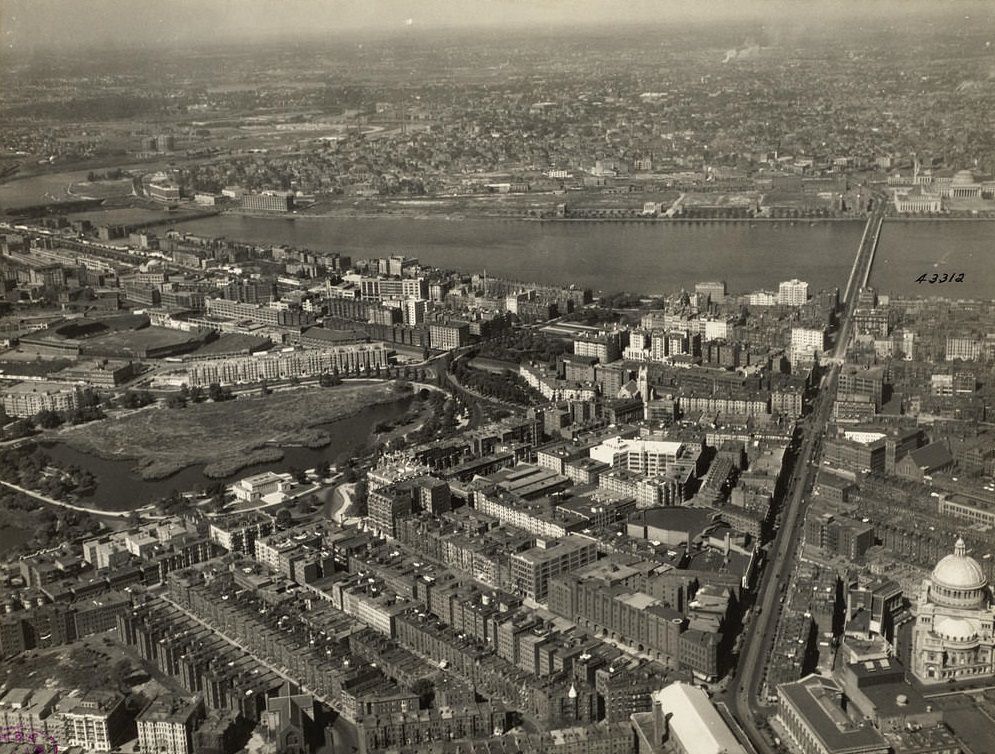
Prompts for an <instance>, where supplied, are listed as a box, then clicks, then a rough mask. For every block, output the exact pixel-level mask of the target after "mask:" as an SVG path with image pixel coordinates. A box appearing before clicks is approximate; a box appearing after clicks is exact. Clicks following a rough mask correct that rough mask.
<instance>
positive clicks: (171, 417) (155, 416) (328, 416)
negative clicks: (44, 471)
mask: <svg viewBox="0 0 995 754" xmlns="http://www.w3.org/2000/svg"><path fill="white" fill-rule="evenodd" d="M409 392H410V388H409V387H405V388H402V387H401V386H399V385H397V384H396V383H382V384H364V385H341V386H339V387H334V388H311V389H301V390H296V391H293V392H287V393H277V394H274V395H268V396H254V397H251V398H242V399H239V400H235V401H227V402H224V403H201V404H197V405H190V406H187V407H186V408H182V409H165V408H164V409H159V410H155V411H143V412H140V413H137V414H131V415H130V416H126V417H124V418H123V419H118V420H108V421H102V422H95V423H93V424H89V425H86V426H82V427H79V428H78V429H74V430H70V431H67V432H64V433H63V434H62V435H61V437H60V439H61V440H62V441H64V442H66V443H68V444H69V445H72V446H73V447H75V448H76V449H78V450H81V451H83V452H85V453H91V454H93V455H97V456H100V457H102V458H110V459H123V458H132V459H135V461H136V462H137V467H138V472H139V473H140V474H141V475H142V476H143V477H145V478H146V479H159V478H162V477H165V476H168V475H169V474H172V473H174V472H176V471H179V470H180V469H182V468H185V467H187V466H192V465H195V464H206V468H205V469H204V473H205V474H207V475H208V476H212V477H223V476H227V475H229V474H232V473H234V472H235V471H237V470H238V469H240V468H243V467H245V466H249V465H251V464H254V463H259V462H261V461H268V460H273V454H274V453H279V451H278V450H276V447H278V446H287V445H312V446H315V445H320V444H322V443H323V442H327V441H328V437H327V435H326V434H325V433H324V432H322V431H321V430H320V429H314V428H315V427H318V426H319V425H322V424H327V423H328V422H333V421H336V420H338V419H343V418H345V417H347V416H350V415H352V414H354V413H356V412H357V411H359V410H361V409H363V408H365V407H367V406H372V405H375V404H378V403H386V402H389V401H394V400H398V399H400V398H403V397H405V396H406V395H407V394H408V393H409Z"/></svg>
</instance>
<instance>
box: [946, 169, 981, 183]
mask: <svg viewBox="0 0 995 754" xmlns="http://www.w3.org/2000/svg"><path fill="white" fill-rule="evenodd" d="M974 182H975V181H974V173H972V172H971V171H970V170H958V171H957V173H956V175H954V177H953V181H952V183H953V184H954V185H955V186H965V185H969V184H973V183H974Z"/></svg>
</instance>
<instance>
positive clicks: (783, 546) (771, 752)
mask: <svg viewBox="0 0 995 754" xmlns="http://www.w3.org/2000/svg"><path fill="white" fill-rule="evenodd" d="M883 218H884V214H883V212H882V211H881V209H875V210H874V211H873V212H872V213H871V215H870V216H869V217H868V218H867V225H866V226H865V228H864V234H863V237H862V238H861V240H860V245H859V247H858V248H857V254H856V256H855V257H854V262H853V268H852V269H851V272H850V279H849V281H848V283H847V288H846V291H845V292H844V302H843V314H842V317H841V320H840V323H839V328H838V331H837V332H838V336H837V339H836V343H835V345H834V347H833V351H832V353H833V359H832V362H831V364H832V365H831V367H830V371H829V373H828V374H827V375H826V377H825V378H824V380H823V382H822V385H821V386H820V388H819V391H818V393H817V395H816V398H815V401H814V403H813V406H812V411H811V412H810V414H809V416H808V417H807V419H805V420H804V421H803V422H802V425H801V428H802V442H801V447H800V450H799V452H798V456H797V458H796V459H795V461H794V464H793V465H792V470H791V476H790V477H789V481H788V485H787V487H786V488H785V493H784V496H783V498H782V500H781V506H782V517H781V526H780V527H779V528H778V530H777V533H776V535H775V537H774V540H773V542H772V543H771V545H770V548H769V550H768V558H767V564H766V567H765V568H764V573H763V576H762V578H761V582H760V587H759V590H758V593H757V599H756V602H755V604H754V608H753V618H752V622H751V625H750V626H749V628H748V630H747V633H746V635H745V636H744V640H743V646H742V651H741V652H740V655H739V659H738V665H737V674H736V681H735V683H734V684H732V685H731V686H730V690H729V692H727V696H726V698H725V703H726V704H727V705H728V708H729V710H730V712H731V713H732V715H733V717H734V718H735V719H736V720H738V721H739V723H740V725H741V726H742V729H743V731H745V733H746V735H747V737H748V738H749V743H750V744H751V746H752V748H753V750H754V751H757V752H761V753H762V754H775V752H776V748H775V746H774V744H773V742H772V741H771V740H770V739H768V737H767V736H766V735H764V734H763V733H762V732H761V730H760V725H759V721H760V717H761V716H762V715H764V714H770V713H771V712H772V709H771V707H770V706H769V705H768V704H767V700H766V699H764V700H761V698H760V694H761V691H762V690H763V686H764V678H765V677H766V672H767V664H768V661H769V659H770V656H771V652H772V650H773V644H774V638H775V635H776V632H777V626H778V621H779V619H780V615H781V611H782V610H783V606H782V605H781V604H780V602H779V597H780V596H781V595H782V594H784V593H786V591H787V588H788V582H789V580H790V577H791V571H792V565H793V564H794V562H795V559H796V555H797V553H798V548H799V545H800V542H801V532H802V524H803V522H804V512H805V505H806V502H807V493H808V491H809V490H810V489H811V487H812V484H813V483H814V481H815V474H816V472H817V471H818V467H817V465H816V464H817V462H818V459H819V450H820V447H821V442H822V435H823V431H824V430H825V427H826V424H827V423H828V421H829V418H830V414H831V412H832V405H833V396H834V395H835V394H836V381H837V379H838V376H839V370H840V365H841V363H842V360H843V357H844V356H845V355H846V347H847V344H848V343H849V340H850V334H851V331H852V328H853V313H854V311H855V309H856V306H857V299H858V295H859V292H860V290H861V289H862V288H863V287H864V286H865V285H866V282H867V280H868V277H869V274H870V267H871V264H872V263H873V259H874V250H875V248H876V246H877V241H878V237H879V236H880V232H881V222H882V220H883ZM860 283H862V284H863V285H859V284H860ZM858 286H859V287H858ZM782 589H783V590H785V591H783V592H782Z"/></svg>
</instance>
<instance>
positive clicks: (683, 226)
mask: <svg viewBox="0 0 995 754" xmlns="http://www.w3.org/2000/svg"><path fill="white" fill-rule="evenodd" d="M177 227H178V228H179V229H183V230H188V231H190V232H193V233H200V234H205V235H210V236H225V237H227V238H231V239H238V240H244V241H250V242H254V243H260V244H290V245H292V246H298V247H306V248H310V249H315V250H326V251H338V252H340V253H342V254H348V255H350V256H352V257H373V256H383V255H387V254H406V255H408V256H413V257H418V258H419V259H420V260H421V261H422V262H424V263H426V264H430V265H433V266H436V267H442V268H445V269H457V270H465V271H467V272H482V271H484V270H486V271H487V273H488V274H490V275H494V276H495V277H505V278H511V279H514V280H528V281H537V282H544V283H557V284H564V283H574V284H576V285H579V286H584V287H590V288H593V289H595V290H604V291H605V292H614V291H621V290H628V291H633V292H639V293H648V294H653V293H665V292H670V291H676V290H679V289H680V288H682V287H684V288H693V286H694V283H695V281H700V280H715V279H720V280H725V281H726V282H727V284H728V287H729V290H730V291H734V292H743V291H749V290H754V289H757V288H772V287H773V288H776V287H777V284H778V283H779V282H780V281H782V280H787V279H788V278H792V277H798V278H801V279H803V280H807V281H808V282H809V284H810V285H811V286H812V288H813V290H818V289H821V288H829V287H832V286H840V287H843V286H845V285H846V279H847V276H848V275H849V272H850V266H851V265H852V264H853V257H854V255H855V254H856V252H857V243H858V242H859V241H860V236H861V233H862V232H863V223H861V222H859V221H854V222H822V223H815V224H814V225H810V224H809V223H807V222H804V223H803V222H797V223H795V224H794V225H790V224H788V223H770V222H767V223H764V222H757V223H753V224H750V223H748V222H746V223H717V222H716V223H675V224H664V223H662V222H660V223H651V222H638V221H634V222H533V221H524V220H483V219H468V220H444V219H436V218H433V219H416V218H410V217H390V218H341V217H306V216H297V218H296V219H295V220H293V221H290V220H287V219H285V218H269V217H246V216H243V215H219V216H216V217H210V218H206V219H204V220H194V221H191V222H188V223H182V224H179V225H177Z"/></svg>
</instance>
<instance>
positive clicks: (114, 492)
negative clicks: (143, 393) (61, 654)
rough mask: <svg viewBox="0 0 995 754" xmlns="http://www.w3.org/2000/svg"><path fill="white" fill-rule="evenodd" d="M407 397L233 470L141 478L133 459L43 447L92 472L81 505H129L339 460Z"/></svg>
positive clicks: (365, 441)
mask: <svg viewBox="0 0 995 754" xmlns="http://www.w3.org/2000/svg"><path fill="white" fill-rule="evenodd" d="M410 402H411V399H410V398H404V399H401V400H397V401H393V402H391V403H382V404H377V405H374V406H370V407H367V408H364V409H362V410H360V411H359V412H357V413H355V414H352V415H351V416H347V417H345V418H343V419H339V420H337V421H334V422H329V423H327V424H321V425H318V426H317V427H316V429H321V430H324V432H325V433H326V434H327V435H328V437H329V438H330V440H331V441H330V443H329V444H327V445H325V446H323V447H320V448H309V447H302V446H281V448H280V450H281V451H282V453H283V458H281V459H280V460H279V461H272V462H267V463H258V464H253V465H251V466H246V467H244V468H242V469H240V470H239V471H237V472H236V473H234V474H231V475H229V476H226V477H221V478H211V477H208V476H206V475H205V474H204V464H197V465H191V466H187V467H186V468H184V469H182V470H180V471H177V472H176V473H174V474H170V475H169V476H167V477H164V478H162V479H143V478H142V477H141V476H140V475H139V474H138V472H137V470H136V465H135V462H134V461H133V460H109V459H106V458H100V457H98V456H96V455H92V454H89V453H85V452H82V451H80V450H77V449H76V448H73V447H71V446H70V445H67V444H66V443H62V442H56V443H48V444H46V445H45V446H44V452H45V453H46V454H47V455H48V456H49V457H50V458H51V459H52V460H53V461H55V462H56V463H58V464H59V465H60V466H69V465H76V466H79V467H80V468H82V469H86V470H87V471H89V472H90V473H91V474H93V476H94V479H95V480H96V485H95V488H94V490H93V492H92V493H91V494H90V495H88V496H86V497H82V498H80V503H82V504H83V505H93V506H94V507H99V508H103V509H105V510H115V511H119V510H132V509H134V508H140V507H142V506H143V505H147V504H148V503H151V502H154V501H156V500H159V499H162V498H164V497H167V496H169V495H170V494H172V493H173V492H174V491H179V492H186V491H191V490H198V489H203V488H204V487H206V486H208V485H210V484H212V483H217V482H223V483H225V484H230V483H232V482H234V481H236V480H238V479H241V478H243V477H246V476H249V475H250V474H256V473H259V472H262V471H286V470H287V469H291V468H300V469H309V468H313V467H315V466H316V465H317V464H319V463H321V462H322V461H328V462H330V463H333V464H334V463H341V462H343V461H346V460H348V459H349V458H351V457H354V456H355V455H357V454H359V453H361V452H362V451H363V450H365V449H367V448H369V447H370V443H371V440H372V439H373V431H374V428H375V427H376V426H377V424H379V423H381V422H394V421H396V420H397V419H399V418H400V417H402V416H403V415H404V414H405V412H406V411H407V409H408V406H409V404H410Z"/></svg>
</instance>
